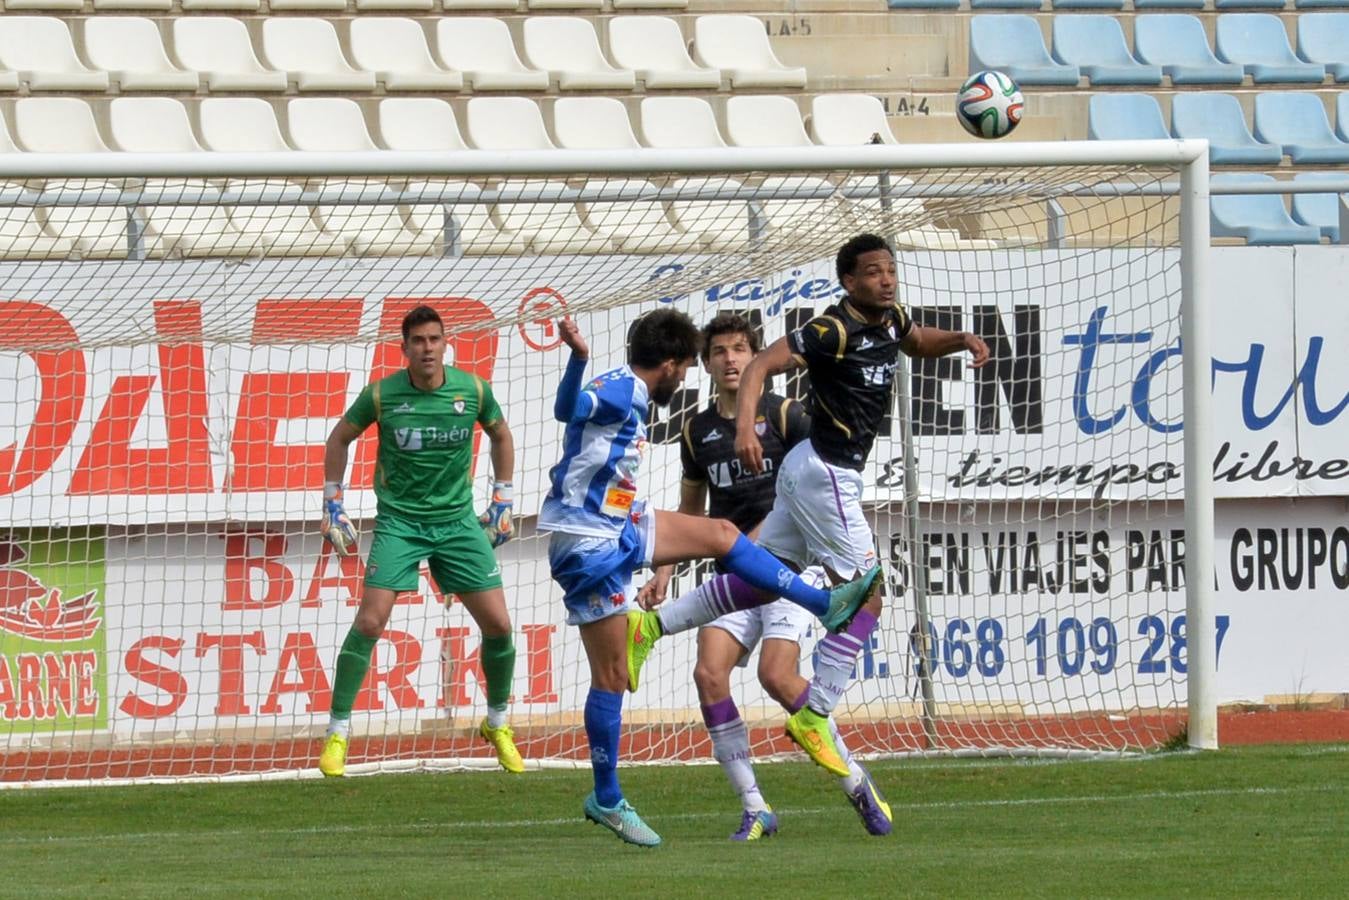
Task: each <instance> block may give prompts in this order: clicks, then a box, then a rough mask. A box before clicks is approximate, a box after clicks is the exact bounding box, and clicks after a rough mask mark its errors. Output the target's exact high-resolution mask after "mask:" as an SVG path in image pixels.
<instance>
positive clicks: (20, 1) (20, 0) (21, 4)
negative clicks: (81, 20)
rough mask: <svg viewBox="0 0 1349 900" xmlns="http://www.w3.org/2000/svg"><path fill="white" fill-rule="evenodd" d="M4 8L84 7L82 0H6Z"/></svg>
mask: <svg viewBox="0 0 1349 900" xmlns="http://www.w3.org/2000/svg"><path fill="white" fill-rule="evenodd" d="M5 9H7V10H11V11H12V10H16V9H22V10H43V11H46V10H51V11H52V12H59V11H79V10H82V9H84V0H6V2H5Z"/></svg>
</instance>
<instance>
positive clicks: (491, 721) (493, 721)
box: [487, 706, 506, 728]
mask: <svg viewBox="0 0 1349 900" xmlns="http://www.w3.org/2000/svg"><path fill="white" fill-rule="evenodd" d="M505 724H506V707H504V706H503V707H501V708H500V709H497V708H496V707H494V706H489V707H487V727H488V728H500V727H501V726H502V725H505Z"/></svg>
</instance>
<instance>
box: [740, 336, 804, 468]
mask: <svg viewBox="0 0 1349 900" xmlns="http://www.w3.org/2000/svg"><path fill="white" fill-rule="evenodd" d="M800 365H801V362H800V360H799V359H797V358H796V356H794V355H793V354H792V350H791V347H790V346H789V345H788V343H787V339H786V338H785V337H782V338H778V339H777V340H776V341H774V342H773V343H771V344H769V345H768V348H767V349H766V350H764V351H763V352H762V353H760V354H759V355H757V356H755V357H754V359H753V360H751V361H750V364H749V365H748V366H746V367H745V371H744V372H741V373H740V391H739V393H738V394H737V395H736V400H735V455H736V456H738V457H739V458H740V462H741V464H743V465H744V466H745V467H747V468H748V469H749V470H750V471H751V472H762V471H763V445H762V444H761V443H760V442H759V436H758V435H757V434H755V433H754V416H755V414H756V413H757V412H758V409H759V397H760V395H762V394H763V386H764V383H765V382H766V381H768V379H769V378H771V377H773V376H774V375H781V374H782V373H783V372H790V371H791V370H792V369H795V368H798V367H799V366H800Z"/></svg>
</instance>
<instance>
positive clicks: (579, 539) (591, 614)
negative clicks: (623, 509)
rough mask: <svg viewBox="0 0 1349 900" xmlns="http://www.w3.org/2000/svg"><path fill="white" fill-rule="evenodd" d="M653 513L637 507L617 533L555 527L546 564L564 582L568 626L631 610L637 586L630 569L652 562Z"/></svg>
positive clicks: (654, 531) (563, 599)
mask: <svg viewBox="0 0 1349 900" xmlns="http://www.w3.org/2000/svg"><path fill="white" fill-rule="evenodd" d="M655 525H656V521H655V516H654V515H653V514H652V513H651V512H648V511H647V509H646V507H645V505H642V506H641V507H640V508H637V505H636V504H634V509H633V515H632V516H630V517H629V518H628V521H627V523H626V524H625V525H624V526H623V532H622V533H621V534H619V535H618V536H617V537H607V538H605V537H591V536H590V535H584V534H567V533H566V532H562V531H554V532H553V534H552V537H551V538H550V539H549V541H548V566H549V568H550V569H551V570H552V573H553V580H554V581H556V582H557V583H558V584H559V585H561V586H562V592H563V593H562V602H563V604H564V605H565V606H566V607H567V624H568V625H586V624H589V623H590V622H598V621H599V620H600V619H605V618H608V617H609V616H616V615H622V614H624V613H626V612H627V611H628V608H629V606H630V605H631V603H632V601H633V598H634V597H635V596H636V593H637V592H636V590H635V589H634V588H633V586H632V573H633V572H635V571H637V570H638V569H641V568H645V567H647V566H649V565H651V554H652V552H653V551H654V550H655V546H656V540H655V538H656V528H655Z"/></svg>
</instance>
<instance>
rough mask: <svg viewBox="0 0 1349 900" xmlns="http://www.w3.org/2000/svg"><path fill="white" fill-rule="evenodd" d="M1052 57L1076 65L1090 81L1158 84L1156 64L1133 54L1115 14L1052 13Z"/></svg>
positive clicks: (1160, 74) (1158, 74)
mask: <svg viewBox="0 0 1349 900" xmlns="http://www.w3.org/2000/svg"><path fill="white" fill-rule="evenodd" d="M1053 30H1054V59H1055V60H1057V61H1058V62H1061V63H1064V64H1065V65H1071V66H1077V67H1078V68H1079V69H1080V70H1081V72H1082V74H1083V75H1086V76H1087V78H1088V79H1090V81H1091V83H1092V84H1094V85H1095V84H1161V83H1162V70H1161V68H1160V67H1159V66H1153V65H1144V64H1143V63H1140V62H1138V60H1136V59H1134V58H1133V55H1132V54H1130V53H1129V47H1128V45H1127V44H1125V43H1124V31H1123V30H1122V29H1121V28H1120V26H1119V21H1118V20H1117V19H1116V18H1115V17H1114V16H1055V17H1054V24H1053Z"/></svg>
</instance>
